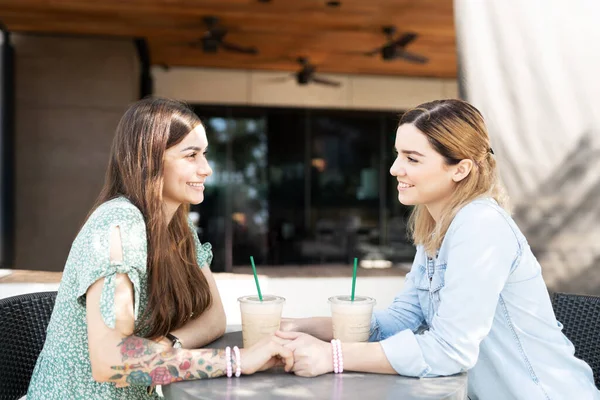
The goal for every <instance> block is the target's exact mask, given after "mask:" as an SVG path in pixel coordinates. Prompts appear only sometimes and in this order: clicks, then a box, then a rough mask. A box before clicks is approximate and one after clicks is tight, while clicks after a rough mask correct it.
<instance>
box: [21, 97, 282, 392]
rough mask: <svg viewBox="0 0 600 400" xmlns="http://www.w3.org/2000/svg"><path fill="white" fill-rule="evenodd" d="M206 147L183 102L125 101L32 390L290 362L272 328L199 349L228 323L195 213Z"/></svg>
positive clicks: (209, 374)
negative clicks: (267, 333) (243, 341)
mask: <svg viewBox="0 0 600 400" xmlns="http://www.w3.org/2000/svg"><path fill="white" fill-rule="evenodd" d="M207 147H208V141H207V138H206V132H205V130H204V126H203V125H202V123H201V122H200V119H199V118H198V117H197V116H196V114H194V112H193V111H192V110H191V109H190V108H188V107H187V106H186V105H184V104H182V103H179V102H176V101H172V100H168V99H161V98H148V99H144V100H140V101H138V102H136V103H134V104H132V105H131V106H130V107H129V108H128V110H127V111H126V112H125V114H124V115H123V117H122V118H121V121H120V122H119V125H118V126H117V130H116V134H115V137H114V140H113V147H112V151H111V156H110V160H109V164H108V169H107V173H106V182H105V184H104V187H103V188H102V191H101V193H100V196H99V198H98V200H97V202H96V204H95V205H94V207H93V208H92V210H91V212H90V214H89V215H88V217H87V219H86V221H85V224H84V225H83V227H82V228H81V230H80V231H79V234H78V235H77V237H76V238H75V241H74V242H73V245H72V247H71V251H70V253H69V257H68V259H67V263H66V266H65V270H64V273H63V277H62V281H61V284H60V288H59V290H58V295H57V297H56V303H55V306H54V310H53V312H52V318H51V320H50V323H49V325H48V331H47V336H46V342H45V344H44V348H43V350H42V352H41V354H40V355H39V358H38V361H37V364H36V367H35V369H34V371H33V376H32V379H31V382H30V385H29V390H28V393H27V398H28V399H29V400H34V399H44V400H53V399H55V400H59V399H86V400H87V399H103V400H104V399H117V398H118V399H153V398H158V396H157V394H156V392H155V391H154V387H155V386H156V385H166V384H170V383H173V382H178V381H182V380H192V379H208V378H215V377H220V376H224V375H227V376H229V377H231V376H232V375H236V376H239V375H240V374H251V373H253V372H255V371H258V370H262V369H266V368H269V367H271V366H273V365H275V364H279V363H281V360H282V359H284V360H285V363H286V368H287V369H289V368H291V365H292V362H293V358H292V352H291V351H290V350H289V349H286V348H284V347H283V346H282V345H283V344H284V343H286V342H287V341H286V340H284V339H280V338H276V337H274V338H266V339H264V340H263V341H261V342H259V343H257V344H256V345H254V346H252V347H250V348H248V349H242V350H239V349H238V348H237V347H234V348H233V349H230V348H226V349H198V348H199V347H203V346H205V345H206V344H208V343H210V342H212V341H214V340H215V339H217V338H218V337H219V336H221V335H223V333H224V332H225V312H224V310H223V305H222V303H221V299H220V297H219V292H218V290H217V286H216V284H215V280H214V278H213V276H212V274H211V272H210V268H209V266H210V263H211V260H212V253H211V247H210V244H208V243H205V244H200V242H199V240H198V236H197V235H196V233H195V231H194V229H193V226H192V225H191V223H190V222H189V221H188V213H189V205H190V204H199V203H201V202H202V201H203V200H204V184H205V181H206V179H208V177H209V176H210V175H211V174H212V169H211V168H210V166H209V164H208V160H207V158H206V152H207ZM193 349H196V350H193Z"/></svg>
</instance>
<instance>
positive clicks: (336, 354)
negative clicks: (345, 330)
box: [331, 339, 344, 374]
mask: <svg viewBox="0 0 600 400" xmlns="http://www.w3.org/2000/svg"><path fill="white" fill-rule="evenodd" d="M331 352H332V355H333V372H334V373H336V374H341V373H342V372H344V356H343V355H342V342H341V341H340V340H339V339H332V340H331Z"/></svg>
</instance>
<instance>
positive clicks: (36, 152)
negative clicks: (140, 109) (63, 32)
mask: <svg viewBox="0 0 600 400" xmlns="http://www.w3.org/2000/svg"><path fill="white" fill-rule="evenodd" d="M13 43H14V46H15V53H16V60H15V61H16V68H15V69H16V114H17V115H16V140H15V141H16V206H17V210H16V221H15V222H16V262H15V268H18V269H39V270H53V271H61V270H62V269H63V267H64V264H65V261H66V257H67V254H68V252H69V248H70V246H71V242H72V241H73V239H74V237H75V235H76V233H77V231H78V229H79V227H80V226H81V223H82V222H83V218H84V217H85V216H86V214H87V212H88V211H89V208H90V206H91V205H92V204H93V202H94V200H95V198H96V196H97V195H98V192H99V190H100V188H101V186H102V183H103V180H104V172H105V169H106V165H107V162H108V156H109V151H110V144H111V141H112V136H113V134H114V129H115V127H116V125H117V122H118V120H119V118H120V117H121V115H122V114H123V111H124V110H125V108H126V107H127V105H128V104H129V103H130V102H132V101H134V100H136V99H137V96H138V93H139V89H138V87H139V84H138V82H139V72H138V71H139V63H138V59H137V53H136V51H135V47H134V45H133V41H131V40H108V39H97V38H71V37H51V36H32V35H31V36H30V35H13Z"/></svg>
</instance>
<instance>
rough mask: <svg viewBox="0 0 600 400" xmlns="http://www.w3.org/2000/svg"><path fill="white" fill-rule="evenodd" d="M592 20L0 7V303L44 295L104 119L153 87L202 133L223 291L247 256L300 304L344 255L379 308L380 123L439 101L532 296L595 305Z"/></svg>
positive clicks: (284, 6)
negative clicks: (490, 197)
mask: <svg viewBox="0 0 600 400" xmlns="http://www.w3.org/2000/svg"><path fill="white" fill-rule="evenodd" d="M599 17H600V5H599V3H598V2H597V1H594V0H574V1H571V2H568V5H567V2H564V1H556V0H550V1H548V0H545V1H544V0H528V1H526V2H523V1H519V0H489V1H478V0H455V1H452V0H369V1H363V0H340V1H333V0H332V1H326V0H297V1H283V0H126V1H123V0H103V1H94V2H92V1H86V0H61V1H53V2H48V1H45V0H0V23H1V25H0V26H1V28H2V38H1V39H0V41H1V46H2V50H1V59H0V75H1V81H0V93H1V96H0V122H1V132H0V138H1V141H0V143H1V146H0V186H1V188H2V195H1V197H0V232H1V237H0V238H1V243H0V262H1V268H2V270H1V271H0V272H1V275H4V277H1V276H0V291H2V292H0V297H2V296H7V295H9V294H13V293H15V292H18V291H27V290H30V289H33V288H35V287H36V286H33V285H34V284H37V283H46V284H50V285H55V286H57V282H58V281H59V280H60V271H62V269H63V267H64V263H65V260H66V257H67V254H68V251H69V248H70V245H71V242H72V240H73V239H74V237H75V235H76V234H77V231H78V229H79V228H80V226H81V224H82V223H83V219H84V217H85V216H86V214H87V212H88V211H89V209H90V207H91V206H92V204H93V202H94V200H95V198H96V196H97V195H98V192H99V190H100V188H101V185H102V183H103V179H104V171H105V168H106V165H107V162H108V155H109V150H110V144H111V140H112V136H113V133H114V129H115V127H116V124H117V122H118V120H119V118H120V116H121V115H122V113H123V112H124V110H125V108H126V107H127V106H128V104H130V103H131V102H133V101H135V100H137V99H139V98H142V97H144V96H147V95H151V94H154V95H159V96H167V97H171V98H176V99H180V100H183V101H186V102H187V103H188V104H190V105H191V106H192V107H193V108H194V109H195V111H196V112H197V114H198V115H199V116H200V117H201V118H202V120H203V121H204V123H205V126H206V129H207V134H208V139H209V142H210V153H209V159H210V162H211V166H212V168H213V170H214V175H213V176H212V177H211V178H210V179H209V181H207V186H206V199H205V201H204V203H202V204H201V205H199V206H195V207H193V208H192V213H191V217H192V220H193V221H194V222H195V224H196V226H197V231H198V235H199V237H200V239H201V241H203V242H204V241H208V242H211V243H212V245H213V250H214V254H215V259H214V262H213V265H212V269H213V271H214V272H216V273H218V274H217V279H218V282H219V284H220V285H221V288H222V289H223V290H225V291H230V293H228V295H229V297H232V298H233V295H237V294H239V295H241V294H245V293H239V291H240V289H239V287H238V286H236V285H237V284H239V282H240V280H242V281H243V280H244V279H246V277H247V273H248V271H249V268H248V264H249V256H251V255H252V256H254V258H255V260H256V261H257V263H258V265H259V271H260V273H261V274H263V275H264V279H265V281H268V280H269V279H271V287H272V288H276V289H274V290H276V291H282V292H285V293H278V294H283V295H284V296H286V295H287V296H288V298H289V297H290V296H291V297H294V296H298V299H299V300H298V301H305V300H300V299H303V297H302V294H303V293H307V292H311V291H312V292H314V291H315V290H316V289H315V288H316V287H317V286H318V285H317V283H316V282H317V281H316V280H314V279H312V278H315V277H316V278H319V284H323V282H330V283H331V285H334V283H335V285H337V284H339V285H341V286H340V289H337V286H335V285H334V286H331V285H330V286H328V285H327V284H325V285H324V287H323V289H322V290H323V291H325V292H327V290H329V291H330V292H331V293H326V294H328V295H329V294H338V293H333V292H335V291H336V290H337V291H340V290H342V287H345V286H348V285H349V284H347V281H348V280H347V279H346V278H347V277H348V276H350V274H351V266H350V265H351V262H352V260H353V258H354V257H358V258H359V260H360V266H361V267H362V268H361V270H360V272H359V276H362V277H363V278H361V279H362V281H361V282H364V288H365V291H366V292H367V293H364V294H370V295H377V296H378V300H379V305H380V306H383V305H386V304H387V303H388V302H389V301H391V299H392V298H393V294H394V293H395V292H396V291H398V290H399V289H400V288H401V287H402V283H403V276H404V275H405V273H406V272H407V268H408V266H409V265H410V262H411V261H412V257H413V256H414V248H413V246H412V245H411V243H410V241H409V240H408V238H407V234H406V220H407V217H408V215H409V212H410V209H409V208H407V207H405V206H402V205H401V204H399V203H398V201H397V193H396V190H395V185H394V180H393V178H391V177H390V176H389V167H390V165H391V163H392V159H393V154H392V146H393V141H394V136H395V129H396V126H397V122H398V120H399V117H400V116H401V114H402V112H403V111H405V110H407V109H409V108H411V107H412V106H415V105H418V104H420V103H422V102H425V101H430V100H434V99H441V98H463V99H466V100H468V101H470V102H472V103H473V104H474V105H475V106H476V107H478V108H479V109H480V110H481V111H482V113H483V114H484V116H485V118H486V121H487V124H488V128H489V131H490V134H491V136H492V143H493V148H494V151H495V154H496V157H497V158H498V160H499V165H500V171H501V175H502V177H503V180H504V182H505V183H506V185H507V187H508V190H509V194H510V195H511V198H512V200H513V206H514V216H515V219H516V220H517V223H518V224H519V226H520V227H521V228H522V230H523V231H524V233H525V235H526V236H527V237H528V239H529V242H530V244H531V246H532V248H533V250H534V253H535V254H536V255H537V257H538V258H539V260H540V263H541V264H542V267H543V271H544V272H543V273H544V278H545V280H546V282H547V284H548V286H549V289H550V290H552V291H568V292H577V293H589V294H600V273H599V272H598V269H597V265H598V263H599V257H600V244H598V243H599V240H598V239H599V238H600V227H599V225H600V224H599V222H600V203H599V202H598V201H597V198H598V192H600V177H599V174H598V165H597V164H599V163H600V161H599V160H600V157H599V155H600V152H599V139H600V130H599V128H600V100H598V93H600V79H599V78H598V76H597V75H598V73H597V71H600V52H599V51H597V50H598V49H597V46H598V43H600V28H599V27H598V24H597V21H598V18H599ZM327 279H330V280H331V281H327ZM281 282H284V283H285V285H284V286H278V285H280V284H281ZM336 282H337V283H336ZM11 284H12V285H13V286H11ZM16 284H28V285H29V286H14V285H16ZM227 285H230V286H227ZM315 285H317V286H315ZM55 286H50V287H55ZM225 286H227V287H225ZM43 287H48V286H43ZM250 287H251V286H250ZM319 287H320V286H319ZM40 288H41V286H40ZM236 288H237V289H236ZM358 288H359V289H358V290H360V286H358ZM367 288H368V289H367ZM223 290H222V291H223ZM248 290H250V289H248ZM294 290H296V292H294ZM236 291H237V292H236ZM369 291H371V292H369ZM293 293H296V294H293ZM323 296H325V294H324V295H323ZM234 303H235V302H233V303H232V307H233V306H235V304H234ZM307 307H308V306H307ZM307 307H305V308H302V309H298V310H296V311H294V312H293V313H292V314H295V313H296V314H302V313H307V312H309V311H310V312H313V311H314V310H313V309H312V308H310V307H308V308H307ZM309 309H310V310H309ZM315 312H317V313H318V312H319V311H318V310H317V311H315Z"/></svg>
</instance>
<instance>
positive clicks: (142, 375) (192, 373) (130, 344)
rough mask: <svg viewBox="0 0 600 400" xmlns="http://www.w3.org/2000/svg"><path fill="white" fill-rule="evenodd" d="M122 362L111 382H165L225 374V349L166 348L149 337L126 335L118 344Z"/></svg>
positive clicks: (144, 383) (155, 383)
mask: <svg viewBox="0 0 600 400" xmlns="http://www.w3.org/2000/svg"><path fill="white" fill-rule="evenodd" d="M118 346H119V348H120V352H121V359H122V361H123V364H121V365H115V366H112V367H111V368H112V369H114V370H115V371H117V373H116V374H115V375H113V376H111V377H110V381H111V382H115V383H118V384H125V383H126V384H128V385H135V386H151V385H168V384H169V383H173V382H180V381H187V380H193V379H207V378H215V377H218V376H222V375H225V369H226V362H225V351H224V350H217V349H201V350H193V351H191V350H186V349H171V348H169V349H167V350H165V348H164V346H162V345H160V344H157V343H156V342H153V341H151V340H147V339H143V338H140V337H137V336H128V337H126V338H125V339H123V340H122V341H121V343H119V345H118Z"/></svg>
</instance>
